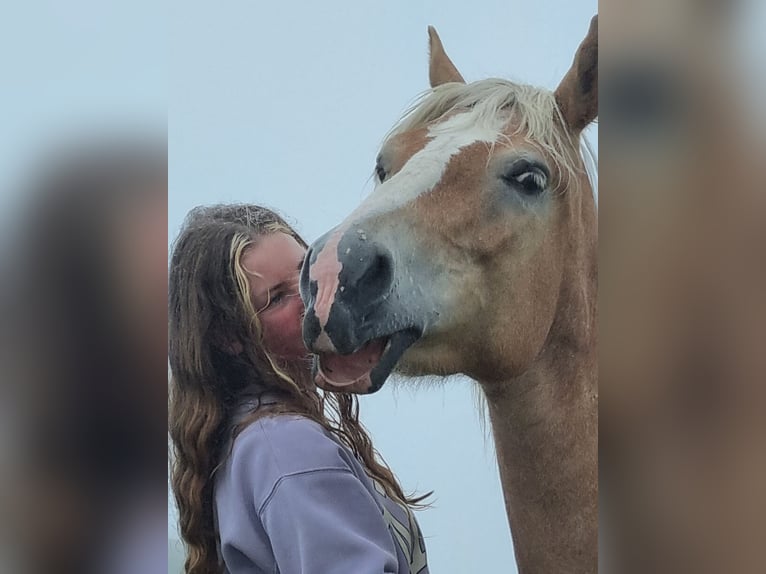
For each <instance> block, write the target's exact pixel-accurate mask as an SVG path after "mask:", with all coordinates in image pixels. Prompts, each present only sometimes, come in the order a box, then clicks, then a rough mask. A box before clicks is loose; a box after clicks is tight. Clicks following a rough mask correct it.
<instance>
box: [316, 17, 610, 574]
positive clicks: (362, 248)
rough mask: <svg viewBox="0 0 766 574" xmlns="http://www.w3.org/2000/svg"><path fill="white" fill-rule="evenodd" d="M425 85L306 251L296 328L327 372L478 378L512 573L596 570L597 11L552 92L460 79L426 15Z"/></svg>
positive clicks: (340, 381) (328, 382)
mask: <svg viewBox="0 0 766 574" xmlns="http://www.w3.org/2000/svg"><path fill="white" fill-rule="evenodd" d="M429 34H430V48H431V50H430V80H431V86H432V88H433V89H432V90H431V91H430V92H429V93H428V94H426V95H425V96H424V97H423V99H422V100H421V101H420V102H419V103H418V104H417V105H416V106H415V107H414V108H413V110H412V111H411V112H410V113H409V114H408V115H407V116H406V117H405V118H404V119H403V120H402V122H401V123H400V124H399V125H398V126H396V127H395V128H394V129H393V131H392V132H391V134H390V135H389V137H388V138H387V140H386V141H385V143H384V145H383V146H382V149H381V152H380V155H379V156H378V161H377V167H376V172H377V178H378V182H377V186H376V188H375V190H374V192H373V193H372V195H371V196H370V197H369V198H367V199H366V200H365V201H364V202H363V203H362V204H361V205H360V206H359V208H358V209H356V210H355V211H354V212H353V213H352V214H351V215H350V216H349V217H348V218H347V219H346V220H345V221H344V222H343V223H341V224H340V225H339V226H338V227H336V228H335V229H333V230H332V231H330V232H329V233H327V234H326V235H324V236H323V237H321V238H320V239H319V240H318V241H317V242H316V243H314V245H312V247H311V249H310V251H309V252H308V254H307V258H306V264H305V265H304V267H303V270H302V273H301V295H302V296H303V298H304V300H305V302H306V317H305V321H304V327H303V329H304V331H303V334H304V339H305V342H306V344H307V345H308V346H309V347H310V348H311V349H312V350H313V351H314V352H316V353H317V354H318V355H319V360H318V373H317V382H318V384H320V386H323V387H324V388H329V389H334V390H338V388H342V389H343V390H346V391H351V392H359V393H371V392H375V391H376V390H378V389H379V388H380V387H381V385H382V384H383V383H384V381H385V379H386V378H387V377H388V375H389V374H390V373H391V371H392V369H393V368H396V369H397V371H400V372H402V373H403V374H407V375H428V374H437V375H449V374H454V373H463V374H466V375H468V376H469V377H472V378H474V379H475V380H476V381H478V382H479V384H480V385H481V388H482V389H483V391H484V394H485V395H486V400H487V404H488V407H489V414H490V420H491V423H492V430H493V435H494V440H495V445H496V449H497V458H498V463H499V469H500V473H501V480H502V485H503V491H504V496H505V504H506V510H507V512H508V517H509V521H510V523H511V524H512V527H513V538H514V546H515V552H516V557H517V562H518V565H519V568H520V571H521V572H524V573H530V572H541V573H553V572H566V573H576V572H595V571H596V569H597V491H598V479H597V462H598V461H597V459H598V455H597V422H598V421H597V396H598V395H597V356H596V353H597V351H596V343H597V325H596V287H597V261H596V245H597V230H596V224H597V221H596V208H595V201H594V197H593V190H592V188H591V183H590V178H589V175H588V173H587V169H586V161H585V159H584V157H583V155H582V152H583V149H584V147H583V145H582V143H581V132H582V130H583V129H584V128H585V127H586V126H587V125H589V124H590V123H591V122H592V121H593V120H594V119H595V118H596V115H597V107H598V102H597V88H598V81H597V60H598V57H597V52H598V40H597V20H596V18H594V20H593V22H592V23H591V27H590V31H589V33H588V36H587V38H586V39H585V40H584V42H583V43H582V44H581V46H580V47H579V49H578V52H577V54H576V56H575V59H574V64H573V66H572V68H571V69H570V70H569V72H568V73H567V74H566V76H565V77H564V79H563V81H562V82H561V84H560V85H559V87H558V88H557V89H556V91H555V92H549V91H546V90H541V89H537V88H533V87H530V86H525V85H518V84H514V83H511V82H508V81H504V80H497V79H491V80H484V81H479V82H475V83H471V84H466V83H465V82H464V80H463V78H462V76H461V75H460V73H459V72H458V71H457V69H456V68H455V66H454V65H453V63H452V62H451V61H450V59H449V58H448V57H447V55H446V53H445V52H444V49H443V47H442V44H441V41H440V40H439V37H438V36H437V34H436V32H435V31H434V30H433V29H429Z"/></svg>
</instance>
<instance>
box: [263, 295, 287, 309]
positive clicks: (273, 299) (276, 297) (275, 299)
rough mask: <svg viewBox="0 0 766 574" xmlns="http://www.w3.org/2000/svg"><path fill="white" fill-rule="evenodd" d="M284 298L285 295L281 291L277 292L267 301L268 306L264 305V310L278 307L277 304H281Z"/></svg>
mask: <svg viewBox="0 0 766 574" xmlns="http://www.w3.org/2000/svg"><path fill="white" fill-rule="evenodd" d="M284 298H285V294H284V293H283V292H281V291H278V292H277V293H275V294H274V295H272V296H271V298H270V299H269V303H268V305H266V308H267V309H268V308H270V307H273V306H275V305H279V303H281V302H282V301H283V300H284Z"/></svg>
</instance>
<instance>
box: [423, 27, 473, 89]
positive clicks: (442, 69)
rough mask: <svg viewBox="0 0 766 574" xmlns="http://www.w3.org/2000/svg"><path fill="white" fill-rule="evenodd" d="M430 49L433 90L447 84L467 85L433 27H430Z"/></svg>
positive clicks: (429, 72)
mask: <svg viewBox="0 0 766 574" xmlns="http://www.w3.org/2000/svg"><path fill="white" fill-rule="evenodd" d="M428 48H429V54H430V58H429V62H428V79H429V80H430V81H431V87H432V88H435V87H436V86H441V85H442V84H446V83H447V82H460V83H461V84H465V80H464V79H463V76H461V75H460V72H458V71H457V68H456V67H455V64H453V63H452V60H450V59H449V56H447V53H446V52H445V51H444V46H442V41H441V39H440V38H439V34H437V33H436V29H435V28H434V27H433V26H429V27H428Z"/></svg>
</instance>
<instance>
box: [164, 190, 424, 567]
mask: <svg viewBox="0 0 766 574" xmlns="http://www.w3.org/2000/svg"><path fill="white" fill-rule="evenodd" d="M305 250H306V243H305V242H304V241H303V240H302V239H301V238H300V236H299V235H298V234H297V233H296V232H295V231H294V230H293V229H292V228H291V227H290V226H289V225H287V223H285V221H284V220H283V219H282V218H281V217H279V216H278V215H277V214H276V213H274V212H273V211H270V210H268V209H265V208H263V207H259V206H254V205H221V206H215V207H200V208H196V209H194V210H192V211H191V212H190V214H189V215H188V216H187V219H186V222H185V224H184V226H183V228H182V230H181V232H180V234H179V236H178V238H177V240H176V243H175V246H174V248H173V253H172V257H171V262H170V275H169V347H168V352H169V359H170V368H171V372H172V377H171V393H170V405H169V427H170V435H171V439H172V442H173V454H174V456H173V460H172V477H171V482H172V488H173V492H174V494H175V498H176V502H177V505H178V509H179V515H180V530H181V536H182V538H183V540H184V542H185V546H186V550H187V557H186V572H187V573H188V574H212V573H224V572H227V573H231V574H240V573H243V574H244V573H253V572H268V573H274V572H280V573H282V574H303V573H307V574H368V573H369V574H381V573H398V574H415V573H417V574H426V573H427V572H428V567H427V566H426V555H425V546H424V543H423V537H422V536H421V534H420V530H419V527H418V525H417V522H416V521H415V518H414V516H413V513H412V508H415V507H418V506H421V505H419V503H420V502H421V501H422V500H423V498H424V497H421V498H411V497H407V496H405V495H404V493H403V491H402V488H401V486H400V485H399V483H398V481H397V480H396V477H395V476H394V475H393V473H392V472H391V470H390V469H389V468H388V467H387V466H386V465H385V463H383V462H382V460H380V459H379V458H378V456H377V453H376V451H375V449H374V448H373V446H372V443H371V441H370V438H369V436H368V435H367V433H366V431H365V430H364V428H363V427H362V425H361V423H360V422H359V405H358V403H357V399H356V398H355V396H353V395H347V394H335V393H325V392H323V391H320V390H318V389H317V387H316V386H315V384H314V383H313V381H312V379H311V359H310V356H309V355H308V353H307V351H306V349H305V348H304V346H303V342H302V338H301V320H302V316H303V303H302V301H301V299H300V296H299V294H298V276H299V270H300V267H301V265H302V262H303V256H304V253H305Z"/></svg>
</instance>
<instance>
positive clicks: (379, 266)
mask: <svg viewBox="0 0 766 574" xmlns="http://www.w3.org/2000/svg"><path fill="white" fill-rule="evenodd" d="M391 268H392V265H391V259H390V257H388V256H387V255H383V254H377V255H375V257H374V258H373V261H372V263H371V264H370V265H369V266H368V267H367V269H365V271H364V273H363V274H362V276H361V277H360V279H359V282H358V284H357V287H358V288H360V289H364V290H367V289H369V290H371V291H375V290H382V289H388V286H389V285H390V284H391V277H392V275H393V272H392V269H391Z"/></svg>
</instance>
